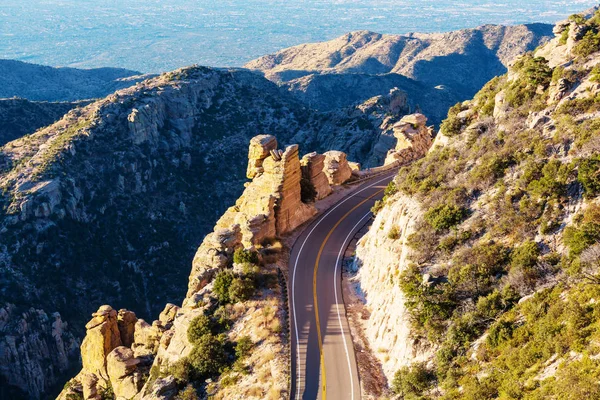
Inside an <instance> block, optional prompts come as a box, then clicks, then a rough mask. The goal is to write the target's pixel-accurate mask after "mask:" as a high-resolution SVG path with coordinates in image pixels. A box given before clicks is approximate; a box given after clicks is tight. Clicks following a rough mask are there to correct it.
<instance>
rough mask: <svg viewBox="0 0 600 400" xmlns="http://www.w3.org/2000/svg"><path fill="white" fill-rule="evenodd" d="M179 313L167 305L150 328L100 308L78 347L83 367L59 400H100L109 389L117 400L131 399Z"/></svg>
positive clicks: (124, 314)
mask: <svg viewBox="0 0 600 400" xmlns="http://www.w3.org/2000/svg"><path fill="white" fill-rule="evenodd" d="M178 311H179V307H177V306H175V305H173V304H167V305H166V307H165V309H164V310H163V312H162V313H161V314H160V317H159V319H158V320H156V321H154V322H153V323H152V325H150V324H148V323H147V322H145V321H144V320H143V319H137V317H136V316H135V314H134V313H133V312H131V311H128V310H124V309H121V310H119V312H117V311H116V310H114V309H113V308H112V307H111V306H108V305H104V306H101V307H100V308H99V309H98V311H97V312H95V313H94V314H92V319H91V320H90V321H89V322H88V324H87V325H86V329H87V331H86V336H85V338H84V340H83V343H82V344H81V360H82V364H83V367H82V369H81V371H80V372H79V374H77V376H76V377H74V378H73V379H71V380H70V381H69V382H68V383H67V385H65V388H64V389H63V391H62V392H61V394H60V396H59V399H63V400H68V399H69V398H70V397H69V396H70V395H72V396H76V397H77V396H82V397H83V398H84V399H86V400H87V399H100V398H103V393H106V392H107V390H109V388H110V390H112V392H113V393H114V395H115V398H116V399H117V400H125V399H132V398H133V397H134V396H136V395H137V394H138V393H139V392H140V390H141V389H142V387H143V385H144V383H145V382H146V380H147V377H148V372H149V369H150V366H151V365H152V361H153V360H154V357H155V355H156V354H157V352H158V350H159V345H160V343H161V340H162V339H163V335H164V333H165V332H166V331H167V330H168V329H170V328H171V327H172V325H173V321H174V319H175V317H176V316H177V313H178ZM165 343H166V344H168V340H167V341H166V342H165ZM166 344H165V346H166Z"/></svg>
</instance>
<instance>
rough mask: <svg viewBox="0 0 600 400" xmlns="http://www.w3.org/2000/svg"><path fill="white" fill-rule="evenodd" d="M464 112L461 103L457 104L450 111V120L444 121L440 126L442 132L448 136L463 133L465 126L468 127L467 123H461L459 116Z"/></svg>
mask: <svg viewBox="0 0 600 400" xmlns="http://www.w3.org/2000/svg"><path fill="white" fill-rule="evenodd" d="M462 111H463V107H462V104H461V103H458V104H455V105H454V106H453V107H452V108H450V110H449V111H448V118H446V119H445V120H444V121H442V124H441V125H440V131H441V132H443V133H444V134H445V135H446V136H456V135H459V134H460V133H461V131H462V128H463V126H465V125H466V123H465V121H461V120H460V119H459V118H458V117H457V116H458V114H459V113H461V112H462Z"/></svg>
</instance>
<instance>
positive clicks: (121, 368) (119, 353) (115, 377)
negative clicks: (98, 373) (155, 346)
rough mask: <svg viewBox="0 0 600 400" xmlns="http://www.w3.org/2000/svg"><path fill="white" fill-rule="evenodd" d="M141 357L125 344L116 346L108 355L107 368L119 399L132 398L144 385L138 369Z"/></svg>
mask: <svg viewBox="0 0 600 400" xmlns="http://www.w3.org/2000/svg"><path fill="white" fill-rule="evenodd" d="M139 364H140V359H139V358H136V357H135V356H134V354H133V351H132V350H131V349H130V348H128V347H125V346H119V347H117V348H115V349H114V350H113V351H111V352H110V354H109V355H108V356H107V357H106V369H107V371H108V376H109V377H110V383H111V386H112V388H113V391H114V393H115V397H116V398H117V400H121V399H131V398H133V396H135V395H136V394H137V393H138V392H139V391H140V389H141V388H142V386H143V383H144V382H143V376H142V374H140V372H139V371H138V365H139Z"/></svg>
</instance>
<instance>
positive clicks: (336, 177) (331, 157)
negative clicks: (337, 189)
mask: <svg viewBox="0 0 600 400" xmlns="http://www.w3.org/2000/svg"><path fill="white" fill-rule="evenodd" d="M324 156H325V161H324V169H323V171H324V172H325V176H327V180H328V181H329V184H330V185H342V184H343V183H345V182H346V181H348V179H350V178H351V177H352V168H350V165H348V160H347V158H346V154H345V153H343V152H341V151H336V150H331V151H328V152H326V153H325V154H324Z"/></svg>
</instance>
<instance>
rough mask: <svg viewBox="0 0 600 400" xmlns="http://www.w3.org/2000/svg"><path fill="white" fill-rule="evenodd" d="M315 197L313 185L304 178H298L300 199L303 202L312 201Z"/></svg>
mask: <svg viewBox="0 0 600 400" xmlns="http://www.w3.org/2000/svg"><path fill="white" fill-rule="evenodd" d="M316 198H317V190H316V189H315V185H313V183H312V182H311V181H310V180H308V179H306V178H302V179H300V199H301V201H302V202H303V203H314V201H315V199H316Z"/></svg>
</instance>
